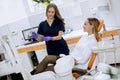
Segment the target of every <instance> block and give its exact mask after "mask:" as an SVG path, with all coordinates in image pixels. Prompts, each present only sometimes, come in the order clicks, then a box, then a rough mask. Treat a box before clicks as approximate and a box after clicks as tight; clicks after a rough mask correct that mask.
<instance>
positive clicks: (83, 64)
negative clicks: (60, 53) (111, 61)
mask: <svg viewBox="0 0 120 80" xmlns="http://www.w3.org/2000/svg"><path fill="white" fill-rule="evenodd" d="M96 44H97V40H96V38H95V36H94V34H92V35H89V36H88V34H85V35H83V36H82V37H81V39H80V40H79V41H78V43H77V44H76V46H75V48H74V49H73V51H72V52H71V53H70V55H71V56H72V57H73V58H74V59H75V60H76V61H77V63H78V65H76V66H75V67H77V68H82V69H86V68H87V64H88V61H89V58H90V56H91V54H92V48H93V47H95V46H96Z"/></svg>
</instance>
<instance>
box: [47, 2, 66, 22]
mask: <svg viewBox="0 0 120 80" xmlns="http://www.w3.org/2000/svg"><path fill="white" fill-rule="evenodd" d="M51 7H52V8H54V9H55V16H54V18H55V19H58V20H60V21H62V22H64V19H63V18H62V16H61V15H60V12H59V10H58V8H57V6H56V5H55V4H54V3H50V4H49V5H48V6H47V8H46V16H47V13H48V9H49V8H51Z"/></svg>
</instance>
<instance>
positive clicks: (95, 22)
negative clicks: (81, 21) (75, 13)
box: [87, 18, 100, 41]
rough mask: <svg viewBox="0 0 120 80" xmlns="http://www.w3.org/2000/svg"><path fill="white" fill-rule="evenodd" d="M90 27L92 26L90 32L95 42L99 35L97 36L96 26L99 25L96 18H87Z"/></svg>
mask: <svg viewBox="0 0 120 80" xmlns="http://www.w3.org/2000/svg"><path fill="white" fill-rule="evenodd" d="M87 20H88V21H89V24H90V25H93V26H94V27H93V29H92V32H93V33H94V34H95V37H96V40H97V41H98V40H99V35H98V26H99V24H100V22H99V20H98V19H97V18H88V19H87Z"/></svg>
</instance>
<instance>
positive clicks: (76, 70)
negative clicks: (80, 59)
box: [72, 19, 104, 79]
mask: <svg viewBox="0 0 120 80" xmlns="http://www.w3.org/2000/svg"><path fill="white" fill-rule="evenodd" d="M99 21H100V24H99V26H98V32H100V30H101V29H102V27H103V24H104V20H103V19H101V20H99ZM99 41H101V37H99V39H98V42H99ZM96 57H97V53H92V55H91V57H90V59H89V62H88V67H87V69H80V68H73V71H72V73H73V76H74V77H75V78H76V79H77V78H79V77H80V76H82V75H85V74H87V73H88V72H89V71H90V70H91V69H92V67H93V64H94V62H95V59H96Z"/></svg>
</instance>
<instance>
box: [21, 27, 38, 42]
mask: <svg viewBox="0 0 120 80" xmlns="http://www.w3.org/2000/svg"><path fill="white" fill-rule="evenodd" d="M37 30H38V27H33V28H29V29H25V30H23V31H22V34H23V37H24V40H31V39H32V37H31V35H32V32H36V33H37Z"/></svg>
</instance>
